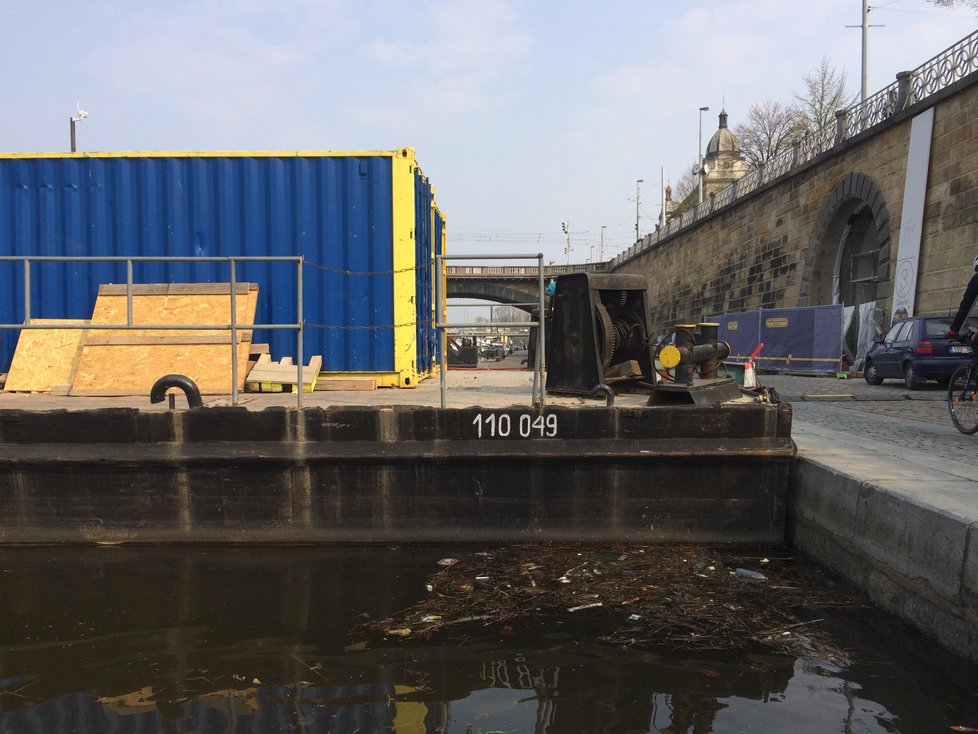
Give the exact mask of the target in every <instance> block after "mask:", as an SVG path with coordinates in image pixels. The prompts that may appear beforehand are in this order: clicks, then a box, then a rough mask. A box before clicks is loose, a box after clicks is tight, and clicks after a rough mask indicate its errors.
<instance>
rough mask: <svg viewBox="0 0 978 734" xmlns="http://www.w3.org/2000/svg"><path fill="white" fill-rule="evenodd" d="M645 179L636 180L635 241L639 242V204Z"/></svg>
mask: <svg viewBox="0 0 978 734" xmlns="http://www.w3.org/2000/svg"><path fill="white" fill-rule="evenodd" d="M644 180H645V179H643V178H640V179H638V181H636V182H635V241H636V242H638V220H639V205H640V203H641V200H642V199H641V193H640V192H641V190H642V181H644Z"/></svg>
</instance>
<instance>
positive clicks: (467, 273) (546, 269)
mask: <svg viewBox="0 0 978 734" xmlns="http://www.w3.org/2000/svg"><path fill="white" fill-rule="evenodd" d="M524 257H525V256H524ZM458 258H459V259H462V260H469V259H478V257H477V256H470V255H459V256H458ZM610 269H611V266H610V265H609V264H608V263H607V262H596V263H577V264H571V265H544V266H543V275H544V277H545V278H546V277H550V276H552V275H563V274H564V273H605V272H608V271H609V270H610ZM538 272H539V267H538V266H537V265H448V266H446V267H445V274H446V275H447V276H448V277H449V278H536V277H537V274H538Z"/></svg>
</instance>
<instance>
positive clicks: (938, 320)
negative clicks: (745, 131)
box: [863, 316, 978, 390]
mask: <svg viewBox="0 0 978 734" xmlns="http://www.w3.org/2000/svg"><path fill="white" fill-rule="evenodd" d="M951 321H952V318H951V317H950V316H914V317H912V318H909V319H904V320H903V321H898V322H897V323H895V324H893V326H891V327H890V330H889V331H888V332H886V336H884V337H883V338H882V339H878V340H877V341H876V342H875V343H874V344H873V346H871V347H870V348H869V351H868V352H867V353H866V362H865V364H864V366H863V377H864V378H865V380H866V382H868V383H869V384H870V385H879V384H880V383H882V382H883V380H884V379H887V378H891V377H892V378H896V379H901V380H903V382H904V384H906V386H907V388H908V389H910V390H916V389H917V388H919V387H920V386H921V385H923V384H924V382H926V381H927V380H937V381H938V382H941V383H946V382H948V381H949V380H950V379H951V373H952V372H954V370H955V368H956V367H957V366H958V365H960V364H964V363H965V362H967V361H968V360H969V359H970V358H971V347H970V346H969V345H968V344H962V343H961V342H959V341H958V340H956V339H951V340H949V339H947V338H946V337H945V334H947V331H948V329H950V328H951ZM976 329H978V323H976V322H975V321H973V320H972V319H968V320H967V321H966V322H965V325H964V327H963V328H962V329H961V333H962V334H971V333H973V332H974V331H975V330H976Z"/></svg>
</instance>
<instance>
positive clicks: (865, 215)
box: [798, 171, 891, 368]
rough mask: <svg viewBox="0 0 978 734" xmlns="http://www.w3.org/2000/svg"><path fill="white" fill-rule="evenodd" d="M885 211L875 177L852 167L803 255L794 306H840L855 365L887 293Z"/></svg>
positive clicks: (878, 323)
mask: <svg viewBox="0 0 978 734" xmlns="http://www.w3.org/2000/svg"><path fill="white" fill-rule="evenodd" d="M890 290H891V282H890V213H889V209H888V208H887V206H886V199H885V198H884V197H883V192H882V191H880V188H879V186H877V184H876V181H875V180H874V179H873V178H872V176H869V175H868V174H865V173H862V172H860V171H852V172H849V173H847V174H846V175H845V176H843V178H842V180H840V181H839V183H838V184H837V185H836V186H835V188H834V189H833V190H832V192H831V193H830V194H829V197H828V198H827V199H826V201H825V204H824V206H823V207H822V211H821V213H820V214H819V217H818V220H817V221H816V223H815V227H814V229H813V230H812V236H811V241H810V242H809V247H808V252H807V254H806V256H805V266H804V269H803V272H802V282H801V288H800V292H799V299H798V302H799V305H802V306H818V305H827V304H841V305H843V306H844V307H846V308H845V311H844V312H845V314H846V316H847V319H846V324H845V330H844V331H845V335H844V337H845V338H844V343H845V344H844V352H845V353H846V356H847V357H848V358H849V360H850V361H851V362H852V363H853V364H854V365H855V366H856V367H857V368H858V367H860V366H861V364H862V356H863V354H864V353H865V350H866V348H868V346H869V345H870V344H872V340H873V338H875V337H877V336H879V335H880V332H881V329H882V326H883V318H882V316H883V313H884V309H883V307H884V305H885V301H886V300H887V299H888V298H889V296H890Z"/></svg>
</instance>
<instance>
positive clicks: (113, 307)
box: [71, 283, 258, 395]
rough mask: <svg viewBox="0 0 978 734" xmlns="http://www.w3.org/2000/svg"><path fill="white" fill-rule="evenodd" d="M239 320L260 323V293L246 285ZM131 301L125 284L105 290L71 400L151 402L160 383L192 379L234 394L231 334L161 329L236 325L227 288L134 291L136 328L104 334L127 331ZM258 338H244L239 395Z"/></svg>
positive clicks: (239, 291)
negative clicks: (138, 398)
mask: <svg viewBox="0 0 978 734" xmlns="http://www.w3.org/2000/svg"><path fill="white" fill-rule="evenodd" d="M234 301H235V320H236V323H238V324H252V323H254V320H255V307H256V305H257V302H258V286H257V285H255V284H253V283H238V284H237V288H236V290H235V299H234ZM127 310H128V298H127V296H126V286H124V285H121V286H120V285H102V286H100V287H99V294H98V298H97V299H96V301H95V309H94V311H93V313H92V319H91V324H92V327H93V328H92V329H91V330H89V332H88V334H87V337H86V343H85V344H84V345H83V346H82V350H81V355H80V357H79V360H78V367H77V369H76V371H75V376H74V380H73V381H72V383H71V395H149V391H150V389H151V388H152V387H153V383H155V382H156V381H157V380H158V379H159V378H160V377H162V376H163V375H167V374H171V373H172V374H179V375H186V376H187V377H189V378H190V379H191V380H193V381H194V382H195V383H196V384H197V387H198V388H199V390H200V392H201V394H202V395H227V394H229V393H230V392H231V364H232V351H231V340H230V332H229V331H215V330H207V329H186V330H179V331H176V330H159V329H153V328H152V327H153V326H160V325H167V326H176V325H184V326H194V325H207V326H211V325H213V326H218V325H230V323H231V297H230V290H229V284H227V283H214V284H209V283H202V284H197V283H169V284H167V283H162V284H145V285H142V284H140V285H135V286H133V295H132V310H133V324H134V325H135V326H134V327H133V328H132V329H129V330H124V331H123V330H117V329H111V330H109V329H98V328H97V326H98V325H100V324H125V323H126V314H127ZM250 342H251V331H250V330H241V331H239V332H238V344H237V348H236V349H235V359H236V361H237V364H238V389H241V388H242V387H243V385H244V377H245V374H246V372H247V364H248V352H249V350H250V348H251V346H250Z"/></svg>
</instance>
